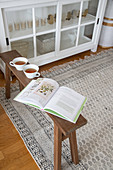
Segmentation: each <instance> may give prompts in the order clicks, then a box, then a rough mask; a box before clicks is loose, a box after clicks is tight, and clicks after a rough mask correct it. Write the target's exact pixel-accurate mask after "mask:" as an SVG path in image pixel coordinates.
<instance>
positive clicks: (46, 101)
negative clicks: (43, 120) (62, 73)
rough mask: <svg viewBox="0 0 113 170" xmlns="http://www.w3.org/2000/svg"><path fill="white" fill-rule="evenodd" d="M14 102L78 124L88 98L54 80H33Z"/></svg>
mask: <svg viewBox="0 0 113 170" xmlns="http://www.w3.org/2000/svg"><path fill="white" fill-rule="evenodd" d="M14 100H16V101H19V102H22V103H24V104H27V105H30V106H33V107H36V108H38V109H41V110H44V111H46V112H49V113H51V114H53V115H56V116H58V117H61V118H63V119H66V120H69V121H71V122H73V123H76V121H77V119H78V117H79V115H80V112H81V110H82V109H83V106H84V104H85V102H86V98H85V97H84V96H82V95H81V94H79V93H77V92H75V91H74V90H72V89H70V88H68V87H64V86H61V87H59V84H58V83H57V82H56V81H55V80H52V79H48V78H38V79H37V80H32V81H31V82H30V83H29V84H28V85H27V86H26V87H25V88H24V89H23V90H22V91H21V92H20V93H19V94H18V95H17V96H16V97H15V98H14Z"/></svg>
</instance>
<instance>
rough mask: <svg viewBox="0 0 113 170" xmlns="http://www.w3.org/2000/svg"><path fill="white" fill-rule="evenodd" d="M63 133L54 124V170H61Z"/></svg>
mask: <svg viewBox="0 0 113 170" xmlns="http://www.w3.org/2000/svg"><path fill="white" fill-rule="evenodd" d="M61 147H62V132H61V131H60V129H59V128H58V126H57V125H56V124H55V123H54V170H61V150H62V149H61Z"/></svg>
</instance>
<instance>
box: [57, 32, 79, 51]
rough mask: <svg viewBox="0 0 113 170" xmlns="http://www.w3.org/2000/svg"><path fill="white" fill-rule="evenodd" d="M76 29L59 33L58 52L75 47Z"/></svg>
mask: <svg viewBox="0 0 113 170" xmlns="http://www.w3.org/2000/svg"><path fill="white" fill-rule="evenodd" d="M76 36H77V29H71V30H68V31H63V32H61V42H60V50H64V49H67V48H71V47H74V46H75V45H76Z"/></svg>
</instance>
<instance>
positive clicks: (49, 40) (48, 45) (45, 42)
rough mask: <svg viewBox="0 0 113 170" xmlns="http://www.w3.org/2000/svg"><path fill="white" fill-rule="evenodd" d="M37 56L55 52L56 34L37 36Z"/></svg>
mask: <svg viewBox="0 0 113 170" xmlns="http://www.w3.org/2000/svg"><path fill="white" fill-rule="evenodd" d="M36 42H37V55H42V54H46V53H50V52H53V51H55V33H49V34H44V35H40V36H37V38H36Z"/></svg>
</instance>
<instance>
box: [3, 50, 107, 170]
mask: <svg viewBox="0 0 113 170" xmlns="http://www.w3.org/2000/svg"><path fill="white" fill-rule="evenodd" d="M102 50H104V49H102V48H100V47H99V48H98V50H97V52H99V51H102ZM90 54H92V52H90V51H87V52H83V53H80V54H77V55H75V56H72V57H69V58H66V59H63V60H60V61H57V62H54V63H51V64H48V65H45V66H42V67H40V71H43V70H48V69H49V68H51V67H53V66H56V65H59V64H63V63H65V62H69V61H73V60H75V59H79V58H82V59H83V58H84V56H85V55H90ZM93 54H94V53H93ZM14 82H15V78H13V81H12V83H14ZM3 86H5V79H4V75H3V73H2V72H1V71H0V87H3ZM38 169H39V168H38V167H37V165H36V163H35V162H34V160H33V159H32V157H31V155H30V154H29V152H28V151H27V149H26V147H25V145H24V143H23V141H22V139H21V138H20V136H19V134H18V132H17V131H16V129H15V128H14V126H13V124H12V123H11V121H10V120H9V118H8V117H7V115H6V114H5V111H4V110H3V108H2V106H1V105H0V170H38Z"/></svg>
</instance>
